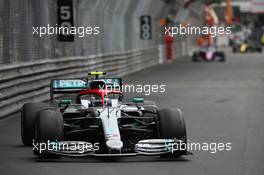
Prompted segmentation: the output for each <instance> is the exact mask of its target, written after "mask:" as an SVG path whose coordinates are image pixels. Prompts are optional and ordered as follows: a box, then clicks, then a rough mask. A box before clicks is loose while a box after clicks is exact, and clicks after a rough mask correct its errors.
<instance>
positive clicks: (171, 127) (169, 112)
mask: <svg viewBox="0 0 264 175" xmlns="http://www.w3.org/2000/svg"><path fill="white" fill-rule="evenodd" d="M157 123H158V133H159V137H160V138H161V139H176V140H182V143H183V144H185V148H186V147H187V133H186V127H185V121H184V118H183V116H182V112H181V110H180V109H176V108H171V109H161V110H158V111H157ZM186 153H187V149H185V150H177V151H174V152H173V153H168V154H164V155H162V157H180V156H182V155H185V154H186Z"/></svg>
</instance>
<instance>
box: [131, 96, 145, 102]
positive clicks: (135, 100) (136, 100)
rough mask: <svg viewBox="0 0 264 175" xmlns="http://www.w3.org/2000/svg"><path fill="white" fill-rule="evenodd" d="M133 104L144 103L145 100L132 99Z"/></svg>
mask: <svg viewBox="0 0 264 175" xmlns="http://www.w3.org/2000/svg"><path fill="white" fill-rule="evenodd" d="M132 102H134V103H143V102H144V98H142V97H134V98H133V99H132Z"/></svg>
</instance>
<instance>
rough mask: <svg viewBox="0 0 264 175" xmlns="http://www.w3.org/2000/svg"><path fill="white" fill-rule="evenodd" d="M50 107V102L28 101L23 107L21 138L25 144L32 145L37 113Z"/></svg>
mask: <svg viewBox="0 0 264 175" xmlns="http://www.w3.org/2000/svg"><path fill="white" fill-rule="evenodd" d="M48 107H49V106H48V104H45V103H26V104H24V105H23V107H22V108H21V138H22V142H23V144H24V145H25V146H31V145H32V141H33V139H34V133H35V128H34V123H35V120H36V118H37V113H38V112H39V111H41V110H43V109H45V108H48Z"/></svg>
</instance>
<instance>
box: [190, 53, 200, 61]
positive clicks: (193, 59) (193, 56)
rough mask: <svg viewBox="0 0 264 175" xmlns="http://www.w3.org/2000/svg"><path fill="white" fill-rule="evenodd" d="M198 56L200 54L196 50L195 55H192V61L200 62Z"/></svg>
mask: <svg viewBox="0 0 264 175" xmlns="http://www.w3.org/2000/svg"><path fill="white" fill-rule="evenodd" d="M198 57H199V55H198V54H197V53H196V52H194V53H193V55H192V61H193V62H198V61H199V60H198Z"/></svg>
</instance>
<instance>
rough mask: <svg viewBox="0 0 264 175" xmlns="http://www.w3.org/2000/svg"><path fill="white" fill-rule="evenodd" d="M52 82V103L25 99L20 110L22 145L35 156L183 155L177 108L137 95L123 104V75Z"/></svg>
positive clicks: (183, 138) (182, 124)
mask: <svg viewBox="0 0 264 175" xmlns="http://www.w3.org/2000/svg"><path fill="white" fill-rule="evenodd" d="M103 74H105V73H103V72H91V73H90V75H91V76H95V77H93V78H88V80H82V79H60V80H52V81H51V85H50V98H51V103H50V104H49V103H26V104H24V105H23V107H22V109H21V113H22V114H21V135H22V141H23V144H24V145H26V146H32V145H33V152H34V154H35V155H37V157H38V158H40V159H41V158H51V157H52V158H53V157H61V156H70V157H85V156H101V157H120V156H137V155H152V156H161V157H179V156H182V155H187V154H188V151H187V145H186V144H187V135H186V128H185V122H184V118H183V116H182V112H181V110H180V109H177V108H173V109H159V108H157V106H156V104H155V102H153V101H145V100H144V98H140V97H136V98H133V99H132V101H129V102H123V93H122V79H121V78H101V77H99V76H101V75H103Z"/></svg>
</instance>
